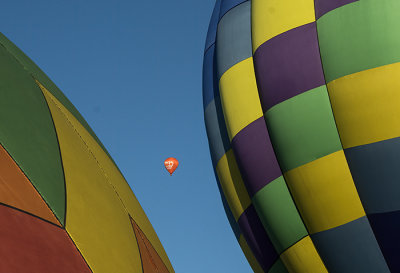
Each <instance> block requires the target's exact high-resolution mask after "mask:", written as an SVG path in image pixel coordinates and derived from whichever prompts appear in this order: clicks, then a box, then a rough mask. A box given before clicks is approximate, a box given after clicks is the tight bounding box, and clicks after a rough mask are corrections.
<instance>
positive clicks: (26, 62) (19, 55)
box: [0, 33, 111, 158]
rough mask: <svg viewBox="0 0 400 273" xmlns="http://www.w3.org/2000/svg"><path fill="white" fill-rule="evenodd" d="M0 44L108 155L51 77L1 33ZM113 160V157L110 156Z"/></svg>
mask: <svg viewBox="0 0 400 273" xmlns="http://www.w3.org/2000/svg"><path fill="white" fill-rule="evenodd" d="M0 43H1V44H2V45H3V46H4V47H5V48H6V49H7V51H8V52H9V53H10V54H12V55H13V57H14V58H15V59H16V60H17V61H18V63H19V64H21V65H22V66H23V68H24V69H25V70H26V72H27V73H29V74H30V75H32V77H34V78H35V79H37V80H39V82H41V83H42V84H43V85H44V86H45V87H46V88H47V90H49V91H50V92H51V93H52V94H53V95H54V96H55V97H56V98H57V99H58V100H59V101H60V102H62V104H63V105H64V106H65V107H66V108H67V109H68V110H69V111H70V112H71V113H73V115H74V116H75V118H77V119H78V120H79V122H80V123H81V124H82V125H83V126H84V127H85V128H86V130H88V132H89V133H90V134H91V135H92V137H94V138H95V139H96V141H97V143H99V145H100V146H101V147H102V149H103V150H104V151H105V152H106V153H107V154H108V152H107V150H106V149H105V147H104V146H103V144H102V143H101V141H100V140H99V139H98V138H97V136H96V134H95V133H94V132H93V130H92V129H91V128H90V126H89V125H88V124H87V122H86V120H85V119H84V118H83V117H82V115H81V114H80V113H79V112H78V110H77V109H76V108H75V106H74V105H73V104H72V103H71V102H70V101H69V100H68V99H67V97H65V95H64V94H63V93H62V92H61V90H60V89H58V87H57V86H56V85H55V84H54V83H53V82H52V81H51V80H50V78H49V77H47V75H46V74H45V73H43V71H42V70H41V69H40V68H39V67H38V66H37V65H36V64H35V63H34V62H33V61H32V60H31V59H30V58H29V57H27V56H26V55H25V54H24V53H23V52H22V51H21V50H20V49H19V48H18V47H16V46H15V45H14V44H13V43H12V42H10V41H9V40H8V39H7V38H6V37H5V36H4V35H3V34H2V33H0ZM108 156H109V157H110V158H111V156H110V155H109V154H108Z"/></svg>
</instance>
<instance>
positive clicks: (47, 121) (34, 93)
mask: <svg viewBox="0 0 400 273" xmlns="http://www.w3.org/2000/svg"><path fill="white" fill-rule="evenodd" d="M0 126H1V128H0V143H1V144H2V145H3V146H4V147H5V149H6V150H7V151H8V152H9V153H10V155H11V156H12V157H13V159H14V160H15V161H16V162H17V164H18V165H19V166H20V168H21V169H22V170H23V172H24V173H25V174H26V176H27V177H28V178H29V180H30V181H31V183H32V184H33V185H34V186H35V188H36V189H37V190H38V192H39V193H40V194H41V196H42V197H43V199H44V200H45V201H46V202H47V204H48V205H49V206H50V208H51V209H52V210H53V212H54V214H55V215H56V217H57V218H58V220H59V221H60V223H61V224H64V218H65V187H64V174H63V169H62V164H61V158H60V151H59V147H58V141H57V135H56V132H55V129H54V125H53V121H52V118H51V114H50V111H49V108H48V106H47V104H46V101H45V99H44V97H43V94H42V91H41V90H40V88H39V87H38V86H37V84H36V83H35V81H34V80H33V78H32V77H31V76H30V75H29V74H28V73H27V72H26V71H25V70H24V69H23V67H22V66H21V65H20V64H19V63H18V62H17V61H16V60H15V58H14V57H13V56H12V55H11V54H9V52H8V51H7V50H6V49H5V48H4V47H2V46H0Z"/></svg>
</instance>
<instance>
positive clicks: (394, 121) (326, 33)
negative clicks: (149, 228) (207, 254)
mask: <svg viewBox="0 0 400 273" xmlns="http://www.w3.org/2000/svg"><path fill="white" fill-rule="evenodd" d="M399 14H400V1H398V0H380V1H377V0H359V1H355V0H280V1H275V0H274V1H273V0H251V1H240V0H222V1H217V2H216V5H215V9H214V12H213V15H212V18H211V23H210V26H209V31H208V35H207V40H206V47H205V53H204V66H203V102H204V115H205V123H206V129H207V134H208V139H209V145H210V151H211V157H212V161H213V166H214V169H215V173H216V177H217V182H218V185H219V187H220V191H221V196H222V201H223V204H224V207H225V209H226V213H227V215H228V218H229V220H230V223H231V226H232V229H233V231H234V232H235V235H236V238H237V239H238V241H239V244H240V245H241V247H242V249H243V252H244V253H245V255H246V257H247V259H248V261H249V263H250V264H251V266H252V268H253V270H254V271H255V272H265V273H267V272H269V273H277V272H297V273H320V272H337V273H366V272H376V273H378V272H379V273H385V272H400V258H399V257H400V235H399V234H400V233H399V230H400V168H399V166H400V137H399V136H400V31H399V30H400V16H399Z"/></svg>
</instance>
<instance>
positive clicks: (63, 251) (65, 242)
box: [0, 205, 91, 273]
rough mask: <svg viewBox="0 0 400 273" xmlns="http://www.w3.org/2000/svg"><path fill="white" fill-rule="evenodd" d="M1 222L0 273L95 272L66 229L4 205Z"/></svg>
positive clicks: (1, 207) (0, 211) (0, 212)
mask: <svg viewBox="0 0 400 273" xmlns="http://www.w3.org/2000/svg"><path fill="white" fill-rule="evenodd" d="M0 223H1V224H0V272H10V273H28V272H29V273H33V272H35V273H36V272H38V273H39V272H40V273H72V272H73V273H90V272H91V270H90V269H89V267H88V266H87V264H86V262H85V261H84V259H83V258H82V256H81V255H80V253H79V251H78V250H77V249H76V247H75V245H74V244H73V242H72V240H71V239H70V238H69V236H68V234H67V233H66V231H65V230H64V229H62V228H60V227H57V226H55V225H52V224H50V223H48V222H45V221H43V220H41V219H39V218H37V217H34V216H31V215H29V214H26V213H24V212H21V211H18V210H15V209H12V208H9V207H6V206H3V205H0Z"/></svg>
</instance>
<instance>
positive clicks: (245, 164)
mask: <svg viewBox="0 0 400 273" xmlns="http://www.w3.org/2000/svg"><path fill="white" fill-rule="evenodd" d="M232 148H233V151H234V153H235V157H236V161H237V163H238V166H239V169H240V173H241V174H242V178H243V181H244V183H245V184H246V187H247V191H248V192H249V194H250V196H253V195H254V194H255V193H256V192H258V191H259V190H260V189H262V188H263V187H264V186H265V185H267V184H268V183H269V182H271V181H272V180H274V179H276V178H278V177H279V176H281V175H282V172H281V169H280V167H279V165H278V162H277V160H276V157H275V153H274V149H273V147H272V144H271V140H270V138H269V134H268V131H267V126H266V124H265V120H264V117H261V118H259V119H257V120H255V121H253V122H252V123H250V124H249V125H248V126H246V127H245V128H244V129H243V130H241V131H240V132H239V133H238V134H237V135H236V136H235V137H234V138H233V139H232Z"/></svg>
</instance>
